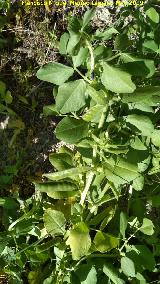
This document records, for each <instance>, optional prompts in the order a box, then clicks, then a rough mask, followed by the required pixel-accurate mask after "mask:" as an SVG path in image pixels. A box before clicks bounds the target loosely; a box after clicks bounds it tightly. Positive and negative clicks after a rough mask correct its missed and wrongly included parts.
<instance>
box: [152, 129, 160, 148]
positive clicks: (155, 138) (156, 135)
mask: <svg viewBox="0 0 160 284" xmlns="http://www.w3.org/2000/svg"><path fill="white" fill-rule="evenodd" d="M151 140H152V143H153V144H154V145H155V146H156V147H160V130H157V129H155V130H154V131H153V133H152V135H151Z"/></svg>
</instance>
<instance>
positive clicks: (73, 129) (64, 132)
mask: <svg viewBox="0 0 160 284" xmlns="http://www.w3.org/2000/svg"><path fill="white" fill-rule="evenodd" d="M87 134H88V123H87V122H85V121H84V120H82V119H78V120H77V119H75V118H71V117H65V118H63V119H62V120H61V121H60V122H59V123H58V125H57V127H56V137H57V138H58V139H60V140H62V141H64V142H66V143H70V144H74V143H77V142H78V141H79V140H80V139H82V138H84V137H86V136H87Z"/></svg>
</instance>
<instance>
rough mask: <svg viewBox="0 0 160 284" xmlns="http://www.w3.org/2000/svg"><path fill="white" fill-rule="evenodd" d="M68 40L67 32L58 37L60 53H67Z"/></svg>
mask: <svg viewBox="0 0 160 284" xmlns="http://www.w3.org/2000/svg"><path fill="white" fill-rule="evenodd" d="M68 40H69V34H68V33H64V34H63V35H62V36H61V38H60V42H59V52H60V54H67V43H68Z"/></svg>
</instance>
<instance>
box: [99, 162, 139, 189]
mask: <svg viewBox="0 0 160 284" xmlns="http://www.w3.org/2000/svg"><path fill="white" fill-rule="evenodd" d="M104 166H105V167H104V172H105V174H106V177H107V178H108V180H109V181H111V182H113V183H114V184H115V186H118V185H121V184H126V183H129V182H131V181H133V180H134V179H136V178H137V177H138V176H139V175H140V174H139V172H138V166H137V165H136V164H134V163H131V162H129V161H127V160H125V159H122V158H117V160H116V161H115V160H113V159H108V163H105V165H104Z"/></svg>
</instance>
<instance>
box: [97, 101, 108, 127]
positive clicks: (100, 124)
mask: <svg viewBox="0 0 160 284" xmlns="http://www.w3.org/2000/svg"><path fill="white" fill-rule="evenodd" d="M107 109H108V106H106V107H105V108H104V109H103V112H102V115H101V118H100V121H99V124H98V129H100V128H102V127H103V124H104V122H105V118H106V112H107Z"/></svg>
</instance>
